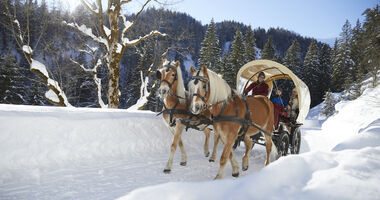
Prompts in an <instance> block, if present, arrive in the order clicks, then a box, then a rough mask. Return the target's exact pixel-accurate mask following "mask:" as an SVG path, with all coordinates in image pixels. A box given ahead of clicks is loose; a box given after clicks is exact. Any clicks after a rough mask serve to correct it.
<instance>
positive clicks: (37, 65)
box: [30, 58, 49, 77]
mask: <svg viewBox="0 0 380 200" xmlns="http://www.w3.org/2000/svg"><path fill="white" fill-rule="evenodd" d="M30 69H35V70H38V71H39V72H41V73H42V74H43V75H44V76H46V77H49V73H48V72H47V70H46V66H45V65H44V64H42V63H40V62H39V61H38V60H34V59H33V58H32V63H31V64H30Z"/></svg>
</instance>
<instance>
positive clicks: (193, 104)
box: [157, 62, 275, 179]
mask: <svg viewBox="0 0 380 200" xmlns="http://www.w3.org/2000/svg"><path fill="white" fill-rule="evenodd" d="M178 66H179V63H178V62H176V63H175V64H174V65H171V64H166V65H165V64H164V67H163V68H161V69H160V70H159V71H157V78H158V79H159V80H161V86H160V88H159V89H158V95H159V96H160V97H161V98H162V99H163V100H164V105H165V107H166V108H173V107H176V106H178V108H181V109H182V108H183V109H188V110H190V111H191V113H192V114H194V115H200V114H204V113H208V114H207V116H208V117H209V118H210V119H211V120H212V125H213V127H214V132H215V133H216V135H217V136H219V138H220V139H221V140H222V142H223V143H224V149H223V152H222V155H221V158H220V167H219V171H218V173H217V175H216V177H215V179H220V178H222V176H223V171H224V167H225V165H226V163H227V159H228V158H229V160H230V162H231V166H232V176H234V177H237V176H238V175H239V166H238V162H237V161H236V159H235V156H234V153H233V151H232V146H233V144H234V142H235V140H236V139H237V138H238V136H239V135H240V136H244V142H245V144H246V151H245V154H244V157H243V163H242V170H243V171H244V170H247V169H248V165H249V163H248V158H249V154H250V151H251V148H252V141H251V139H250V136H251V135H255V134H258V133H261V134H263V136H264V138H265V144H266V152H267V159H266V162H265V165H268V164H269V162H270V153H271V151H272V148H274V149H275V145H272V135H271V133H272V132H273V128H274V126H273V123H274V119H273V118H274V116H273V104H272V103H271V102H270V101H269V99H268V98H266V97H263V96H255V97H247V98H246V99H245V98H244V97H240V96H238V95H236V94H235V92H234V91H233V90H232V89H231V88H230V87H229V85H228V84H227V83H226V81H224V80H223V79H222V78H221V77H220V76H218V75H217V74H216V73H215V72H213V71H211V70H209V69H207V67H206V66H202V67H201V69H199V70H198V71H196V70H195V69H194V68H192V67H191V75H192V80H191V81H190V82H189V84H188V86H189V92H190V94H189V96H188V97H187V98H188V101H189V102H190V103H187V102H186V100H187V98H186V97H185V90H184V87H183V80H182V77H181V70H180V68H179V67H178ZM177 102H179V103H177ZM174 117H175V120H176V123H175V125H174V128H173V122H172V120H173V119H170V118H173V116H171V117H170V116H168V115H164V119H165V121H166V123H167V124H168V125H169V129H171V131H172V132H173V133H174V139H173V143H172V146H171V153H170V157H169V161H168V163H167V165H166V167H165V169H164V172H170V169H171V165H172V161H173V156H174V152H175V150H176V146H177V143H178V141H179V145H180V148H181V152H182V161H181V164H182V163H186V154H185V150H184V148H183V144H182V141H181V138H180V136H181V133H182V130H183V128H184V125H183V124H181V123H180V122H181V121H180V120H179V119H180V118H181V117H187V116H186V115H185V114H177V115H175V116H174ZM227 119H228V120H227ZM244 122H250V123H244ZM205 134H206V141H207V140H208V137H209V135H210V132H209V130H207V131H206V129H205ZM214 138H215V140H217V138H218V137H214ZM214 143H215V145H214V151H213V155H214V156H215V152H216V151H215V150H216V144H217V141H216V142H214ZM205 146H206V144H205ZM205 149H206V148H205ZM205 152H206V151H205Z"/></svg>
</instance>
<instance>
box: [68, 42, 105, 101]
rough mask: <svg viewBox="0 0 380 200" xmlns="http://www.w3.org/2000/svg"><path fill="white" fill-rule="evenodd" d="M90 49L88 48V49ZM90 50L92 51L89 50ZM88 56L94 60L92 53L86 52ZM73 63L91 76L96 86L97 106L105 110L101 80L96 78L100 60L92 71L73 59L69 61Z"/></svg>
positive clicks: (100, 63)
mask: <svg viewBox="0 0 380 200" xmlns="http://www.w3.org/2000/svg"><path fill="white" fill-rule="evenodd" d="M88 48H90V47H88ZM91 50H92V49H91ZM83 51H84V52H87V51H85V50H83ZM88 53H89V55H91V56H92V58H93V59H95V55H94V53H90V52H88ZM70 60H71V61H72V62H73V63H75V64H77V65H79V67H80V68H82V69H83V70H84V71H85V72H89V73H91V74H92V76H93V80H94V83H95V85H96V91H97V97H98V105H99V106H100V108H107V107H108V105H107V104H105V103H104V101H103V99H102V80H101V79H100V78H98V77H97V74H98V72H97V69H98V68H99V67H100V66H101V65H102V64H103V63H102V60H101V59H100V58H99V59H98V60H97V62H96V64H95V66H94V67H93V68H92V69H88V68H86V67H84V65H81V64H80V63H78V62H76V61H75V60H73V59H70Z"/></svg>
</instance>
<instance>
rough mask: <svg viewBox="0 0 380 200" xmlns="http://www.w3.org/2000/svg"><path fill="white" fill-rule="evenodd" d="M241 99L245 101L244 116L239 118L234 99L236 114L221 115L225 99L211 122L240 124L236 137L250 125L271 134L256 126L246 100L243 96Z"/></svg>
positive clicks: (225, 103) (243, 132)
mask: <svg viewBox="0 0 380 200" xmlns="http://www.w3.org/2000/svg"><path fill="white" fill-rule="evenodd" d="M243 101H244V103H245V108H246V110H245V115H244V118H239V115H238V111H237V110H238V109H237V105H236V101H234V102H235V109H236V115H235V116H222V113H223V112H224V110H225V108H226V105H227V101H225V102H224V104H223V107H222V109H221V110H220V112H219V114H218V115H217V116H216V117H213V119H212V121H213V123H215V122H235V123H238V124H241V127H240V129H239V132H238V137H240V138H241V137H243V136H244V135H245V134H246V133H247V131H248V129H249V127H250V126H252V127H254V128H256V129H258V130H259V131H261V132H263V133H264V134H265V135H268V136H272V134H271V133H268V132H267V131H265V130H264V129H262V128H261V127H260V126H258V125H256V124H255V123H253V122H252V120H251V116H250V111H249V107H248V103H247V100H246V99H245V98H243Z"/></svg>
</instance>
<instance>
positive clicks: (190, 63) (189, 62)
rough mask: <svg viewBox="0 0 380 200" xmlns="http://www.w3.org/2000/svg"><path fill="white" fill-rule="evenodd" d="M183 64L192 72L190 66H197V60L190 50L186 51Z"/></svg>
mask: <svg viewBox="0 0 380 200" xmlns="http://www.w3.org/2000/svg"><path fill="white" fill-rule="evenodd" d="M183 65H184V66H185V70H186V71H187V72H190V67H191V66H193V67H195V62H194V60H193V58H192V56H191V54H189V53H188V52H186V53H185V59H184V60H183Z"/></svg>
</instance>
